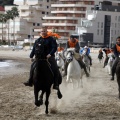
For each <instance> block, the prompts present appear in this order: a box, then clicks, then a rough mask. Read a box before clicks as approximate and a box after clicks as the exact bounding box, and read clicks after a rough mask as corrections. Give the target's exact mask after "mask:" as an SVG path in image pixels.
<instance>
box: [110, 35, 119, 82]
mask: <svg viewBox="0 0 120 120" xmlns="http://www.w3.org/2000/svg"><path fill="white" fill-rule="evenodd" d="M113 51H114V55H115V60H114V62H113V65H112V77H111V80H114V75H115V70H116V66H117V64H118V62H119V54H120V36H119V37H117V39H116V44H115V45H114V47H113Z"/></svg>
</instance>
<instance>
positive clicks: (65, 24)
mask: <svg viewBox="0 0 120 120" xmlns="http://www.w3.org/2000/svg"><path fill="white" fill-rule="evenodd" d="M42 25H43V26H76V24H73V23H71V24H70V23H42Z"/></svg>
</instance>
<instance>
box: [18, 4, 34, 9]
mask: <svg viewBox="0 0 120 120" xmlns="http://www.w3.org/2000/svg"><path fill="white" fill-rule="evenodd" d="M19 8H20V9H21V10H34V8H33V7H32V6H28V5H22V6H19Z"/></svg>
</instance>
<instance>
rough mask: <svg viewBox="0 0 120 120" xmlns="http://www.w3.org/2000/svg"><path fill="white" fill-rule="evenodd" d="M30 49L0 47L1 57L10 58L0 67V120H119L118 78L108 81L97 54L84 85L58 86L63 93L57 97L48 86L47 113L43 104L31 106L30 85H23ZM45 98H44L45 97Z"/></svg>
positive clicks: (26, 77)
mask: <svg viewBox="0 0 120 120" xmlns="http://www.w3.org/2000/svg"><path fill="white" fill-rule="evenodd" d="M29 54H30V50H27V51H25V50H15V51H12V50H0V59H1V60H10V61H9V63H10V64H9V65H10V66H7V67H4V68H0V120H112V119H115V120H120V100H119V99H118V86H117V81H116V80H114V81H110V77H111V76H110V75H108V73H107V71H106V69H105V68H103V64H102V63H99V61H98V59H97V53H92V54H91V55H92V59H93V65H92V67H91V72H90V77H89V78H86V76H84V77H83V88H82V87H80V88H79V89H77V88H76V89H71V88H69V87H68V88H66V87H64V83H65V78H64V79H63V83H62V84H61V86H60V89H61V92H62V94H63V98H62V99H58V98H57V95H56V91H55V90H53V89H52V88H51V90H52V91H51V96H50V101H49V103H50V105H49V115H46V114H45V105H44V104H43V105H42V106H40V107H36V106H35V105H34V92H33V87H26V86H24V84H23V82H25V81H27V80H28V78H29V71H30V65H31V61H30V58H29ZM44 99H45V98H44Z"/></svg>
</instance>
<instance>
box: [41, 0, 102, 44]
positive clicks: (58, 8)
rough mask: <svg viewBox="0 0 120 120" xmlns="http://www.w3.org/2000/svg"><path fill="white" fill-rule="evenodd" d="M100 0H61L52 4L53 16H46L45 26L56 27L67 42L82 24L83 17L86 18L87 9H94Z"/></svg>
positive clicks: (62, 39) (63, 40) (62, 38)
mask: <svg viewBox="0 0 120 120" xmlns="http://www.w3.org/2000/svg"><path fill="white" fill-rule="evenodd" d="M99 1H100V0H74V1H73V0H59V2H58V3H56V4H52V5H51V7H52V8H54V10H52V11H51V14H52V16H47V15H46V16H44V17H43V19H44V20H45V21H44V23H43V24H42V25H43V26H48V28H49V29H53V28H55V29H56V31H57V32H58V33H59V35H60V36H61V41H62V42H65V41H66V40H67V39H68V37H69V36H70V35H71V34H74V33H75V31H76V27H77V26H81V19H82V18H86V11H87V10H91V9H94V6H95V4H98V3H99Z"/></svg>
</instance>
